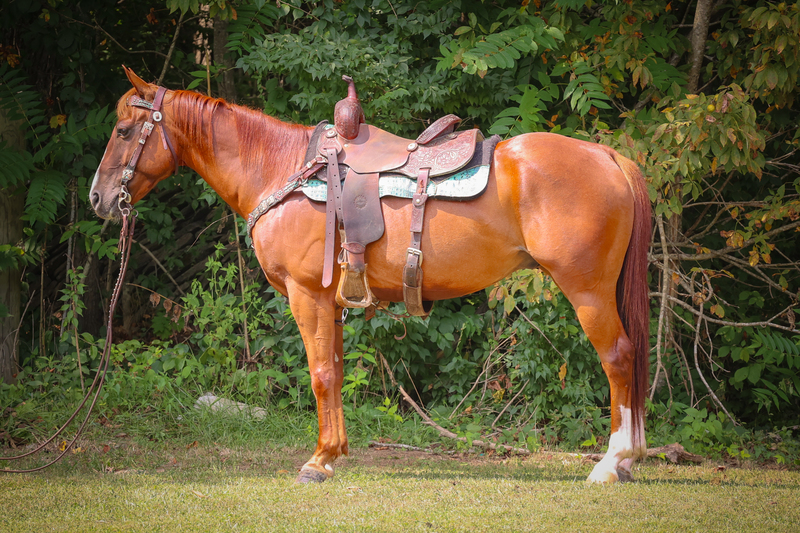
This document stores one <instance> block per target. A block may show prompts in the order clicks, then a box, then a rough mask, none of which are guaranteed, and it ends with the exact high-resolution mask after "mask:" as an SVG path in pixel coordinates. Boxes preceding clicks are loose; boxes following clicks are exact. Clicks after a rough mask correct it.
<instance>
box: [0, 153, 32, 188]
mask: <svg viewBox="0 0 800 533" xmlns="http://www.w3.org/2000/svg"><path fill="white" fill-rule="evenodd" d="M31 172H33V156H32V155H31V154H30V152H17V151H15V150H12V149H11V148H10V147H8V146H7V145H6V143H5V142H0V187H2V188H8V189H12V188H14V187H16V186H17V185H19V184H21V183H24V182H26V181H27V180H28V179H29V178H30V175H31Z"/></svg>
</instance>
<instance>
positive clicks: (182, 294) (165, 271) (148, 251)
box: [133, 239, 186, 296]
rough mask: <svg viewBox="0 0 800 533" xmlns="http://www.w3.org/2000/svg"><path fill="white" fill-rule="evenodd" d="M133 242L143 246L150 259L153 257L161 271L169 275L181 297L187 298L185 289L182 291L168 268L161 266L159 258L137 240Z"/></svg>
mask: <svg viewBox="0 0 800 533" xmlns="http://www.w3.org/2000/svg"><path fill="white" fill-rule="evenodd" d="M133 242H135V243H136V244H138V245H139V246H141V247H142V250H144V251H145V252H147V255H149V256H150V257H152V258H153V261H155V262H156V264H157V265H158V266H159V267H161V270H163V271H164V274H166V275H167V277H168V278H169V280H170V281H171V282H172V283H173V285H175V288H176V289H178V292H179V293H181V296H186V293H185V292H183V289H181V286H180V285H178V282H177V281H175V278H173V277H172V274H170V273H169V271H168V270H167V269H166V268H164V265H162V264H161V261H159V260H158V258H157V257H156V256H155V255H153V252H151V251H150V250H148V248H147V246H145V245H144V244H142V243H141V242H139V241H137V240H136V239H133Z"/></svg>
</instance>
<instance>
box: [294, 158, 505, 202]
mask: <svg viewBox="0 0 800 533" xmlns="http://www.w3.org/2000/svg"><path fill="white" fill-rule="evenodd" d="M489 169H490V166H489V165H481V166H477V167H472V168H469V169H467V170H462V171H460V172H457V173H455V174H453V175H451V176H449V177H447V178H444V179H440V180H435V181H434V180H431V182H430V183H428V191H427V192H428V196H429V197H430V198H438V199H440V200H448V199H449V200H460V201H464V200H472V199H473V198H477V197H478V196H480V195H481V194H483V191H484V190H486V186H487V185H488V184H489ZM416 188H417V180H412V179H411V178H408V177H406V176H403V175H402V174H381V176H380V179H379V180H378V191H379V194H380V196H381V198H383V197H384V196H395V197H398V198H412V197H413V196H414V191H415V190H416ZM303 193H305V195H306V196H307V197H308V198H310V199H311V200H314V201H316V202H324V201H326V200H327V198H328V185H327V184H326V183H325V182H324V181H322V180H318V179H313V178H312V179H310V180H308V182H307V183H306V184H305V185H303Z"/></svg>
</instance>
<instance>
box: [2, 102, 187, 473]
mask: <svg viewBox="0 0 800 533" xmlns="http://www.w3.org/2000/svg"><path fill="white" fill-rule="evenodd" d="M166 92H167V89H165V88H164V87H159V88H158V90H157V91H156V96H155V98H154V99H153V101H152V102H148V101H147V100H144V99H142V98H139V97H138V96H132V97H130V98H129V99H128V105H129V106H134V107H143V108H145V109H149V110H150V116H149V117H148V118H147V121H146V122H145V123H144V125H143V126H142V131H141V134H140V136H139V141H138V144H137V146H136V150H134V152H133V155H132V156H131V160H130V162H129V163H128V165H127V166H126V167H125V170H123V171H122V180H121V182H120V191H119V196H118V199H117V205H118V207H119V210H120V213H121V214H122V230H121V231H120V236H119V250H120V254H121V256H120V257H121V260H120V265H119V274H118V275H117V281H116V283H115V284H114V290H113V292H112V293H111V300H110V301H109V304H108V307H109V309H108V322H107V324H106V344H105V347H104V349H103V354H102V355H101V356H100V364H99V365H98V367H97V373H96V374H95V376H94V380H93V381H92V384H91V385H90V386H89V389H88V390H87V391H86V395H85V396H84V397H83V400H82V401H81V403H80V405H78V407H77V408H76V409H75V411H74V412H73V413H72V416H70V417H69V419H67V421H66V422H65V423H64V425H63V426H61V428H60V429H59V430H58V431H56V432H55V433H54V434H53V435H52V436H51V437H50V438H49V439H47V440H46V441H45V442H43V443H42V444H40V445H39V446H38V447H36V449H34V450H31V451H29V452H26V453H24V454H22V455H17V456H14V457H0V461H15V460H17V459H22V458H23V457H28V456H29V455H33V454H35V453H37V452H39V451H41V450H42V449H43V448H44V447H45V446H47V445H48V444H50V443H51V442H53V440H55V438H56V437H58V436H59V435H60V434H61V433H62V432H63V431H64V430H65V429H66V428H67V427H68V426H69V425H70V424H71V423H72V421H73V420H75V418H76V417H77V416H78V413H80V412H81V410H82V409H83V407H84V406H85V405H86V402H87V401H89V397H90V396H92V393H94V397H93V398H92V402H91V403H90V404H89V410H88V411H87V412H86V417H85V418H84V419H83V422H81V425H80V427H78V431H77V432H76V433H75V436H74V437H73V439H72V440H71V441H70V443H69V444H67V445H65V446H64V449H63V450H62V451H61V453H60V454H59V455H58V457H56V458H55V459H53V460H52V461H50V462H49V463H47V464H45V465H42V466H39V467H36V468H29V469H26V470H11V469H2V470H0V472H6V473H11V474H27V473H30V472H38V471H39V470H44V469H45V468H47V467H48V466H51V465H53V464H55V463H57V462H58V461H60V460H61V458H63V457H64V456H65V455H66V454H67V452H69V450H70V449H72V446H73V445H74V444H75V442H76V441H77V440H78V438H79V437H80V436H81V434H82V433H83V430H84V428H85V427H86V424H87V422H89V417H91V415H92V411H93V410H94V406H95V404H96V403H97V398H99V397H100V391H101V390H102V389H103V384H104V383H105V379H106V374H107V372H108V363H109V361H110V360H111V346H112V344H113V336H114V328H113V319H114V311H115V310H116V308H117V302H118V301H119V295H120V292H121V290H122V284H123V281H124V279H125V273H126V272H127V270H128V260H129V259H130V255H131V246H132V245H133V231H134V228H135V227H136V216H137V215H136V211H134V210H132V208H131V203H130V202H131V200H132V197H131V194H130V192H129V191H128V183H129V182H130V181H131V180H132V179H133V174H134V172H135V171H136V165H137V164H138V163H139V157H141V155H142V150H143V149H144V145H145V143H146V142H147V139H148V138H149V137H150V134H151V133H152V132H153V129H154V128H155V125H156V124H158V125H159V127H160V128H161V141H162V144H163V146H164V149H165V150H167V149H169V151H170V153H171V154H172V160H173V162H174V164H175V172H177V171H178V165H179V162H178V157H177V155H176V154H175V149H174V148H173V147H172V143H171V142H170V140H169V137H168V136H167V131H166V130H165V129H164V125H163V124H162V122H161V121H162V119H163V115H162V114H161V104H162V102H163V100H164V94H165V93H166Z"/></svg>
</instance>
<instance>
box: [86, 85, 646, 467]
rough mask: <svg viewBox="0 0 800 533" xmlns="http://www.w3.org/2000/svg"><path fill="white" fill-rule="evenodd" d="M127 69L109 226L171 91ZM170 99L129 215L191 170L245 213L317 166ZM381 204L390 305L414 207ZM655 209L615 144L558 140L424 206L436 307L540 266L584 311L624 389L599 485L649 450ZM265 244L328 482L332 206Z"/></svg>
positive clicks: (244, 122) (269, 124)
mask: <svg viewBox="0 0 800 533" xmlns="http://www.w3.org/2000/svg"><path fill="white" fill-rule="evenodd" d="M126 73H127V76H128V79H129V80H130V81H131V83H132V84H133V89H132V90H131V91H129V92H128V93H126V94H125V95H124V96H123V97H122V98H121V99H120V101H119V104H118V105H117V115H118V122H117V124H116V127H115V129H114V133H113V134H112V137H111V139H110V140H109V142H108V146H107V148H106V153H105V155H104V156H103V160H102V161H101V162H100V166H99V168H98V169H97V172H96V174H95V176H94V181H93V182H92V187H91V191H90V200H91V204H92V206H93V207H94V210H95V212H96V213H97V215H98V216H100V217H101V218H104V219H119V218H120V217H121V214H122V213H121V210H120V206H119V203H118V197H119V192H120V188H121V185H122V183H121V176H122V168H123V167H124V166H125V165H126V164H127V163H128V161H129V160H131V157H132V154H133V153H134V150H135V148H136V146H137V145H139V142H138V140H139V131H140V130H141V129H142V126H143V124H144V122H145V121H146V120H147V119H148V110H147V109H143V108H141V107H136V106H134V105H131V103H130V101H129V99H130V98H133V97H138V98H142V99H144V100H146V101H148V102H152V101H153V99H154V98H156V97H157V96H159V95H157V89H158V87H156V86H155V85H152V84H149V83H146V82H144V81H143V80H141V79H140V78H139V77H138V76H136V74H134V73H133V71H131V70H129V69H126ZM161 98H163V103H160V102H161ZM135 101H136V102H138V103H140V104H141V101H140V100H135ZM159 103H160V104H159V105H161V106H163V107H162V108H161V112H162V113H163V119H162V120H161V122H159V127H156V128H155V129H154V130H153V137H154V140H151V142H150V143H147V144H146V145H143V149H142V151H141V157H140V158H137V159H138V162H139V165H138V167H137V169H136V171H135V175H134V176H133V179H132V180H131V181H130V182H129V183H127V187H128V190H129V192H130V195H131V197H130V203H131V204H135V203H136V202H137V201H139V200H141V199H142V198H143V197H144V196H145V195H146V194H147V193H148V192H150V190H152V189H153V187H155V186H156V184H157V183H158V182H159V181H161V180H163V179H165V178H167V177H168V176H170V175H171V174H172V173H173V172H174V170H175V169H176V168H177V166H178V165H185V166H188V167H190V168H192V169H193V170H195V171H196V172H197V173H198V174H200V176H202V177H203V179H205V180H206V181H207V182H208V184H209V185H210V186H211V187H212V188H213V189H214V190H215V191H216V192H217V193H218V194H219V196H220V197H221V198H222V199H223V200H224V201H225V202H227V203H228V205H230V206H231V207H232V208H233V209H234V210H235V211H236V212H237V213H238V214H239V215H241V216H243V217H247V215H248V214H249V213H250V212H251V211H252V210H253V209H254V208H255V207H256V206H257V205H258V204H259V202H261V200H262V199H264V198H266V197H267V196H268V195H269V194H270V193H273V192H275V191H276V190H278V189H280V188H281V187H282V186H283V185H285V180H286V178H287V177H288V176H290V175H291V174H294V173H295V172H296V171H297V170H298V169H300V168H301V167H302V165H303V163H304V161H303V159H304V156H305V153H306V148H307V146H308V144H309V139H310V137H311V133H312V131H313V128H312V127H306V126H301V125H296V124H287V123H284V122H281V121H279V120H277V119H275V118H272V117H269V116H266V115H264V114H262V113H259V112H257V111H254V110H251V109H247V108H244V107H239V106H236V105H232V104H228V103H226V102H225V101H223V100H219V99H214V98H209V97H206V96H203V95H200V94H197V93H193V92H188V91H166V92H165V93H164V89H162V90H161V94H160V96H159ZM149 113H150V115H151V116H152V111H150V112H149ZM158 118H161V117H160V116H159V117H158ZM158 118H157V119H156V120H158ZM143 137H144V136H143ZM167 141H171V142H167ZM168 145H169V146H168ZM168 147H169V149H167V148H168ZM381 202H382V208H383V215H384V218H385V224H386V230H385V233H384V235H383V237H382V238H381V239H380V240H378V241H376V242H374V243H373V244H371V245H370V246H369V247H368V249H367V251H366V262H367V263H368V264H369V272H368V279H369V285H370V287H371V288H372V291H373V293H374V295H375V297H376V299H377V300H380V301H383V302H398V301H402V300H403V285H402V272H403V266H404V264H405V259H406V248H407V246H408V240H409V235H410V234H409V227H410V226H409V225H410V217H411V210H412V207H411V203H410V201H409V200H405V199H401V198H391V197H386V198H383V199H381ZM650 213H651V211H650V202H649V200H648V195H647V192H646V185H645V182H644V180H643V178H642V175H641V173H640V172H639V169H638V167H637V166H636V164H635V163H634V162H632V161H631V160H629V159H626V158H625V157H623V156H621V155H620V154H619V153H617V152H616V151H614V150H612V149H611V148H608V147H606V146H602V145H597V144H593V143H589V142H584V141H580V140H576V139H573V138H569V137H564V136H560V135H554V134H549V133H530V134H526V135H520V136H517V137H514V138H511V139H508V140H505V141H502V142H501V143H499V144H498V145H497V149H496V151H495V153H494V161H493V164H492V170H491V174H490V178H489V185H488V188H487V189H486V191H485V192H484V193H483V195H481V196H480V197H478V198H476V199H475V200H472V201H469V202H446V201H437V200H430V201H429V202H428V204H427V209H426V211H425V223H424V228H425V232H424V235H423V237H422V249H423V251H424V253H425V265H424V270H425V279H424V285H423V293H422V295H423V299H424V300H426V301H434V300H442V299H446V298H455V297H459V296H463V295H466V294H470V293H472V292H475V291H478V290H481V289H484V288H486V287H488V286H490V285H492V284H494V283H496V282H497V281H499V280H501V279H503V278H504V277H506V276H508V275H509V274H511V273H512V272H514V271H515V270H518V269H522V268H533V267H539V268H541V269H543V270H544V271H546V272H547V273H548V274H549V275H550V276H552V278H553V280H555V282H556V283H557V284H558V286H559V287H560V288H561V290H562V291H563V293H564V294H565V295H566V297H567V298H568V299H569V301H570V302H571V303H572V305H573V306H574V308H575V311H576V312H577V316H578V319H579V320H580V323H581V325H582V326H583V330H584V331H585V332H586V335H587V336H588V338H589V340H590V341H591V343H592V345H593V346H594V348H595V349H596V350H597V352H598V354H599V356H600V360H601V362H602V366H603V370H604V371H605V373H606V375H607V377H608V380H609V383H610V388H611V435H610V439H609V441H608V452H607V453H606V455H605V457H604V458H603V460H602V461H600V462H599V463H598V464H597V465H596V466H595V467H594V470H593V471H592V472H591V474H590V476H589V480H590V481H593V482H615V481H618V480H623V481H624V480H629V479H631V466H632V465H633V463H634V462H635V461H636V459H637V458H640V457H643V456H644V454H645V452H646V445H645V438H644V397H645V393H646V389H647V386H648V382H649V374H648V357H649V340H648V326H649V303H648V288H647V284H646V271H647V257H646V253H647V247H648V245H649V240H650V228H651V226H652V221H651V214H650ZM252 238H253V244H254V248H255V253H256V256H257V257H258V261H259V263H260V264H261V267H262V269H263V270H264V274H265V275H266V277H267V280H268V281H269V283H270V284H271V285H272V286H273V287H275V289H276V290H277V291H279V292H280V293H281V294H283V295H285V296H287V297H288V298H289V305H290V307H291V310H292V313H293V315H294V318H295V320H296V321H297V326H298V327H299V329H300V333H301V335H302V338H303V342H304V343H305V348H306V354H307V357H308V365H309V369H310V373H311V385H312V389H313V391H314V395H315V397H316V400H317V413H318V420H319V439H318V441H317V448H316V450H315V451H314V454H313V455H312V456H311V459H310V460H309V461H308V462H307V463H306V464H305V465H304V466H303V467H302V469H301V470H300V474H299V476H298V481H301V482H306V481H324V480H325V479H327V478H329V477H332V476H333V466H332V465H333V462H334V461H335V460H336V458H337V457H339V456H340V455H342V454H347V434H346V431H345V423H344V414H343V411H342V397H341V388H342V379H343V356H344V355H345V354H344V353H343V348H342V326H341V318H342V309H341V308H339V307H338V306H337V304H336V302H335V290H336V287H337V281H338V275H339V272H338V269H337V272H336V273H335V277H334V280H333V283H332V284H331V285H330V286H328V287H327V288H324V287H323V286H322V270H323V247H324V242H325V206H324V204H321V203H314V202H311V201H310V200H309V199H307V198H306V197H305V195H303V194H302V193H301V192H299V191H296V192H293V193H291V194H289V195H288V196H287V197H286V199H285V200H284V201H283V202H281V203H279V204H278V205H276V206H275V207H274V208H273V209H272V210H271V211H269V212H268V213H267V214H266V215H264V216H263V217H261V219H260V220H259V221H258V223H257V224H256V225H255V227H254V229H253V232H252Z"/></svg>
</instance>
